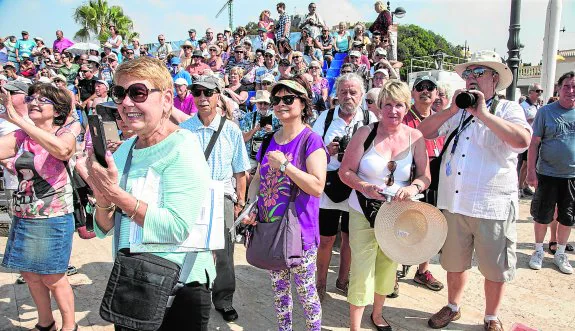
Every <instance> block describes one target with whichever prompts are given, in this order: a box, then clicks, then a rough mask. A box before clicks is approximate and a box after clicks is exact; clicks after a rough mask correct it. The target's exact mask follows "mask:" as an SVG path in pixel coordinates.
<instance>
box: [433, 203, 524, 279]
mask: <svg viewBox="0 0 575 331" xmlns="http://www.w3.org/2000/svg"><path fill="white" fill-rule="evenodd" d="M509 209H510V210H509V214H508V217H507V219H506V220H489V219H482V218H475V217H470V216H464V215H461V214H452V213H450V212H449V211H447V210H443V215H445V218H446V219H447V226H448V231H447V238H446V239H445V244H443V248H442V249H441V256H440V262H441V266H442V267H443V269H445V270H446V271H447V272H462V271H465V270H468V269H471V261H472V258H473V251H474V250H475V257H476V259H477V264H478V266H479V271H480V272H481V274H482V275H483V276H484V277H485V279H487V280H490V281H493V282H509V281H511V280H513V278H515V263H516V262H517V256H516V255H515V246H516V243H517V229H516V227H515V206H514V205H513V204H511V207H510V208H509Z"/></svg>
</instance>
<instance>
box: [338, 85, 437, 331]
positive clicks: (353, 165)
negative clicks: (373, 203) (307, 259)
mask: <svg viewBox="0 0 575 331" xmlns="http://www.w3.org/2000/svg"><path fill="white" fill-rule="evenodd" d="M410 103H411V93H410V91H409V88H408V87H407V85H406V84H405V83H403V82H400V81H397V80H393V81H389V82H387V83H386V84H385V85H384V86H383V88H382V89H381V91H380V94H379V98H378V109H379V111H378V113H377V117H378V119H379V122H377V123H374V124H370V125H369V126H364V127H361V128H360V129H359V130H358V131H357V132H356V134H355V135H354V136H353V138H352V139H351V142H350V143H349V146H348V148H347V150H346V153H345V155H344V157H343V161H342V163H341V167H340V168H339V176H340V178H341V180H342V181H343V182H344V183H345V184H347V185H348V186H350V187H351V188H353V189H354V191H353V192H352V193H351V196H350V197H349V207H350V208H349V245H350V247H351V271H350V279H349V290H348V293H347V301H348V302H349V304H350V329H351V330H352V331H357V330H359V329H360V325H361V319H362V315H363V311H364V309H365V306H367V305H370V304H373V311H372V312H371V313H370V315H371V321H372V322H373V324H374V325H375V326H376V327H377V329H378V330H385V331H389V330H391V326H390V325H389V323H388V322H387V321H386V320H385V318H383V316H382V309H383V305H384V303H385V296H386V295H388V294H390V293H392V292H393V288H394V285H395V273H396V269H397V263H396V262H394V261H391V260H390V259H389V258H388V257H387V256H385V254H383V252H382V251H381V249H379V246H378V244H377V241H376V240H375V233H374V230H373V224H370V222H372V221H369V218H368V217H366V216H365V215H364V213H365V211H364V208H365V202H366V201H368V202H369V200H368V199H373V200H385V196H384V194H385V195H391V196H393V199H394V200H396V201H404V200H409V199H411V198H412V197H414V196H416V195H417V194H419V193H421V192H422V191H423V190H424V189H426V188H427V186H429V182H430V175H429V162H428V159H427V153H426V147H425V139H423V136H422V135H421V132H419V131H417V130H416V129H413V128H410V127H408V126H407V125H405V124H403V123H402V121H403V117H404V116H405V114H406V113H407V111H408V110H409V108H410ZM368 138H369V139H370V140H368V143H369V141H371V143H369V145H368V146H365V145H367V144H366V140H367V139H368ZM364 146H365V147H367V149H366V150H364ZM412 163H415V174H414V176H413V177H414V178H415V179H413V180H411V177H412V173H411V168H412V167H411V165H412ZM382 165H386V166H382ZM366 211H368V210H366Z"/></svg>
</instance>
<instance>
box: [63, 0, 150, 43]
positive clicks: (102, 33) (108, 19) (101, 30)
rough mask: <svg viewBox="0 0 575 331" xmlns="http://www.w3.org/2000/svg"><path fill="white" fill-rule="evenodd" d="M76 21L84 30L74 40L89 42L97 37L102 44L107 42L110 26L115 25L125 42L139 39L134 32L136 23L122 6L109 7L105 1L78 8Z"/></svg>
mask: <svg viewBox="0 0 575 331" xmlns="http://www.w3.org/2000/svg"><path fill="white" fill-rule="evenodd" d="M73 17H74V20H75V21H76V23H78V24H79V25H80V26H82V28H81V29H80V30H78V31H77V32H76V34H75V35H74V39H76V40H80V41H88V40H91V39H92V38H94V37H96V38H97V39H98V40H99V41H100V42H101V43H103V42H105V41H106V40H107V39H108V37H109V36H110V33H109V32H108V26H109V25H110V24H114V25H115V26H116V28H117V29H118V34H119V35H121V36H122V39H123V40H124V41H127V40H130V39H131V38H133V37H138V36H139V34H138V33H137V32H134V31H132V29H133V28H134V23H133V22H132V19H131V18H130V17H129V16H127V15H126V14H124V10H123V9H122V7H120V6H109V5H108V2H107V1H105V0H90V1H88V2H87V3H84V4H82V5H81V6H79V7H77V8H76V9H75V11H74V15H73Z"/></svg>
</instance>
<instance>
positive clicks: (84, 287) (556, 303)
mask: <svg viewBox="0 0 575 331" xmlns="http://www.w3.org/2000/svg"><path fill="white" fill-rule="evenodd" d="M528 209H529V201H527V200H524V201H521V206H520V211H521V213H520V220H519V221H518V224H517V231H518V237H519V242H518V245H517V255H518V264H517V268H518V270H517V278H516V279H515V280H514V281H513V282H511V283H510V284H509V286H508V287H507V292H506V295H505V298H504V300H503V304H502V308H501V313H500V318H501V319H502V321H503V323H504V326H505V329H506V330H510V329H511V327H512V325H513V324H514V323H518V322H519V323H523V324H525V325H528V326H531V327H533V328H536V329H540V330H575V283H574V281H575V275H564V274H561V273H560V272H559V271H558V270H557V268H556V267H555V265H554V264H553V262H552V256H551V255H550V254H548V253H546V256H545V260H544V264H543V268H542V269H541V270H539V271H533V270H531V269H529V266H528V262H529V257H530V255H531V253H532V251H533V249H534V244H533V243H532V241H533V231H532V223H531V221H530V219H529V218H528V217H527V216H528ZM5 245H6V237H0V247H1V248H0V253H3V252H4V247H5ZM545 247H547V245H545ZM0 255H1V254H0ZM569 257H570V258H571V261H573V260H574V259H575V257H574V256H573V254H569ZM235 258H236V278H237V290H236V294H235V297H234V302H235V303H234V307H235V308H236V309H237V311H238V313H239V315H240V318H239V319H238V320H237V321H236V323H225V322H224V321H223V320H222V318H221V317H220V315H219V314H218V313H217V312H216V311H215V310H212V315H211V321H210V330H258V331H259V330H274V329H276V322H275V314H274V311H273V305H272V303H273V299H272V294H271V286H270V280H269V277H268V274H267V273H266V272H264V271H262V270H259V269H256V268H254V267H252V266H250V265H248V264H247V262H246V260H245V249H244V247H243V246H241V245H237V246H236V252H235ZM71 262H72V264H74V265H75V266H76V267H77V268H78V270H79V273H78V274H76V275H74V276H70V277H69V279H70V282H71V284H72V287H73V289H74V294H75V298H76V320H77V321H78V324H79V325H80V330H113V329H114V328H113V327H112V326H111V325H110V324H109V323H108V322H106V321H104V320H102V319H101V318H100V316H99V314H98V311H99V306H100V300H101V297H102V294H103V292H104V288H105V285H106V282H107V277H108V274H109V271H110V269H111V265H112V263H111V262H112V260H111V240H110V238H108V239H107V240H98V239H92V240H82V239H80V238H78V237H76V238H75V239H74V249H73V252H72V260H71ZM338 263H339V257H338V255H337V252H336V251H334V256H333V258H332V266H331V268H330V273H329V276H328V297H327V298H326V299H325V301H324V303H323V329H325V330H346V329H348V312H349V311H348V304H347V303H346V301H345V297H344V296H342V295H341V294H340V293H339V292H337V291H336V290H335V279H336V277H337V268H338ZM572 263H573V262H572ZM431 270H432V272H433V274H434V275H435V277H436V278H438V279H439V280H441V281H442V282H444V283H445V281H446V275H445V272H444V271H443V269H441V266H439V265H438V261H437V257H435V258H434V259H433V260H432V263H431ZM414 272H415V268H411V270H410V273H409V275H408V277H406V278H405V279H403V280H401V285H400V296H399V297H398V298H396V299H388V300H387V302H386V305H385V308H384V311H383V314H384V316H385V317H386V318H387V320H388V321H389V322H390V323H391V324H392V326H393V329H394V330H426V329H427V330H430V329H428V328H427V319H428V318H429V317H430V316H431V315H432V314H433V313H435V312H436V311H438V310H439V309H440V308H441V307H442V306H443V305H445V304H446V302H447V291H446V290H445V289H444V290H442V291H440V292H432V291H430V290H427V289H425V288H422V287H421V286H418V285H417V284H415V283H414V282H413V280H412V278H413V274H414ZM17 276H18V275H17V274H16V273H13V272H11V271H9V270H6V269H2V268H0V330H28V329H31V328H33V326H34V324H35V323H36V317H37V315H36V310H35V307H34V303H33V301H32V298H31V296H30V293H29V292H28V288H27V286H26V285H16V284H15V281H16V278H17ZM482 283H483V282H482V278H481V275H480V273H479V271H478V270H477V268H475V267H474V268H473V269H472V270H471V275H470V281H469V284H468V286H467V290H466V292H465V299H464V304H463V306H462V314H463V315H462V318H461V319H460V320H459V321H457V322H454V323H451V324H450V325H449V326H448V327H447V328H446V330H483V325H482V318H483V310H484V308H485V306H484V300H483V286H482ZM294 300H295V305H296V308H295V313H294V321H295V323H294V330H304V329H305V324H304V319H303V315H302V311H301V308H300V306H299V304H298V303H297V302H298V301H297V299H296V298H295V290H294ZM52 307H53V308H54V309H55V310H54V314H55V316H56V320H57V321H60V316H59V314H58V311H57V309H56V305H55V303H54V304H53V306H52ZM370 311H371V307H367V308H366V313H365V314H364V319H363V324H362V327H363V328H364V329H365V330H374V329H375V328H374V327H372V325H371V322H370V320H369V316H368V312H370ZM181 329H182V330H186V328H185V326H182V328H181Z"/></svg>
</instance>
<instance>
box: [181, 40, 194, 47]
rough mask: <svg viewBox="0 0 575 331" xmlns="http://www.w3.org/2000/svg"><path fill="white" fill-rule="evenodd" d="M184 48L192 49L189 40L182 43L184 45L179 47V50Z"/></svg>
mask: <svg viewBox="0 0 575 331" xmlns="http://www.w3.org/2000/svg"><path fill="white" fill-rule="evenodd" d="M186 46H187V47H192V48H194V45H192V42H191V41H189V40H186V41H184V43H183V44H181V45H180V48H184V47H186Z"/></svg>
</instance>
